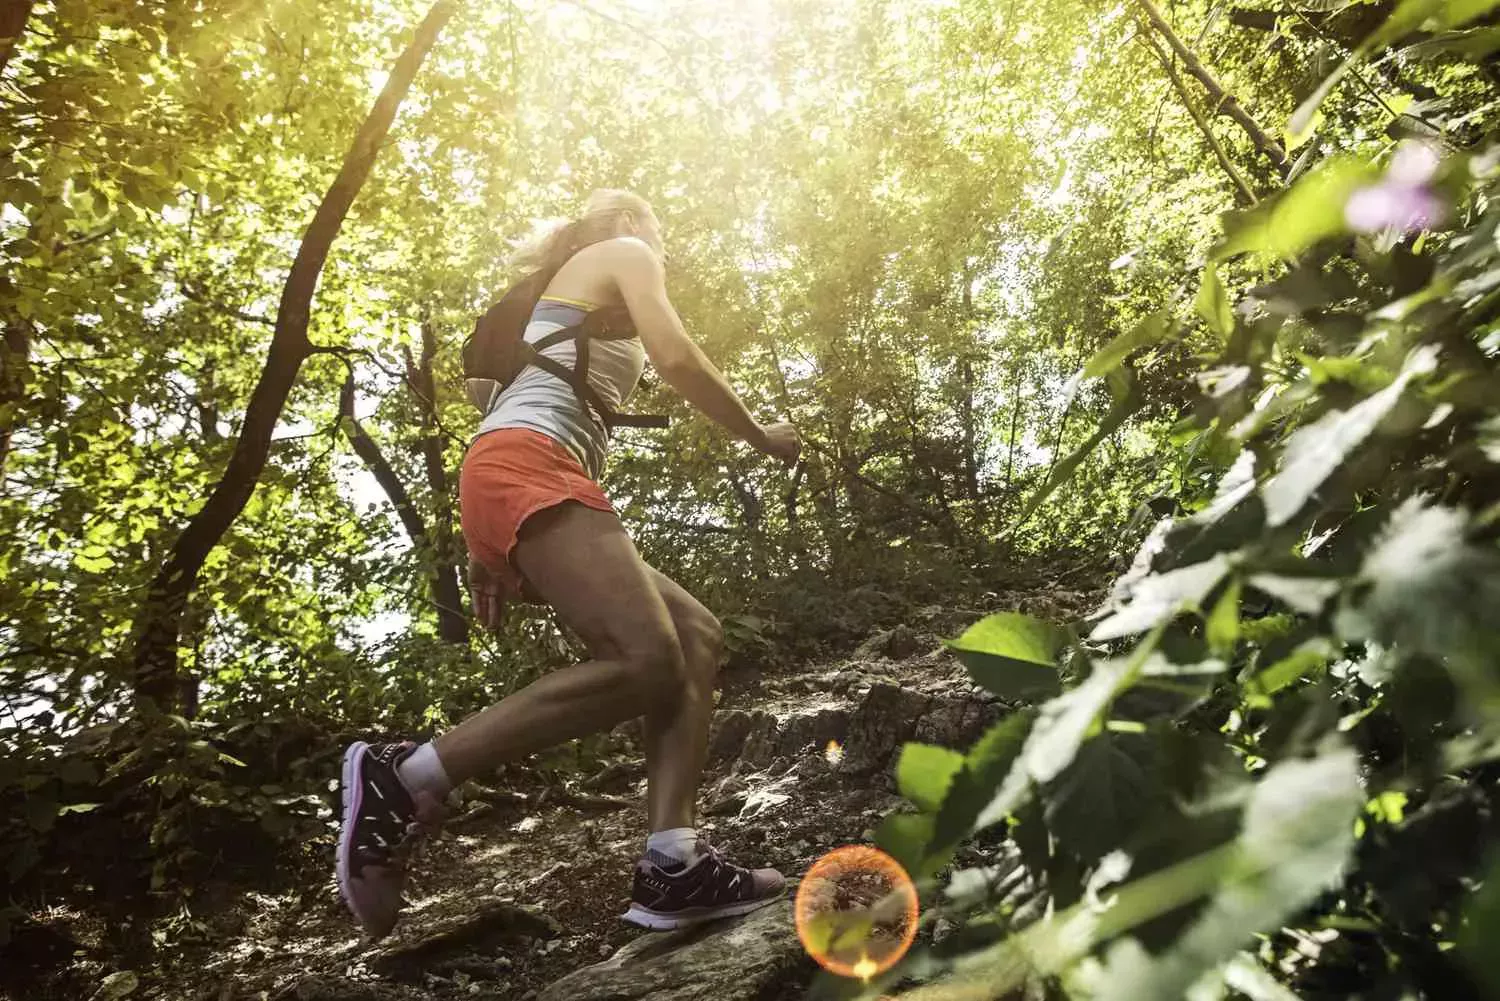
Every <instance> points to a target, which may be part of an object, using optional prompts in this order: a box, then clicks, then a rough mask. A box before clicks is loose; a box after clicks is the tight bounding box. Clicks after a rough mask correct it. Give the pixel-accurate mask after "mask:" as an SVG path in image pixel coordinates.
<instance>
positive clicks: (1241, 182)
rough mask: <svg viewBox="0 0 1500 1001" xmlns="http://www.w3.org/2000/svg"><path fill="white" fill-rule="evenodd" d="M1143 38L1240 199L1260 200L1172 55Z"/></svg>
mask: <svg viewBox="0 0 1500 1001" xmlns="http://www.w3.org/2000/svg"><path fill="white" fill-rule="evenodd" d="M1141 40H1142V41H1143V42H1145V43H1146V44H1147V45H1149V46H1150V47H1151V51H1152V52H1154V53H1156V58H1157V59H1158V60H1160V62H1161V65H1162V68H1163V69H1165V70H1166V71H1167V79H1168V80H1170V81H1171V82H1172V88H1173V89H1174V90H1176V91H1177V96H1178V97H1179V98H1181V100H1182V106H1183V107H1184V108H1186V109H1187V113H1188V114H1189V115H1191V116H1192V117H1193V122H1194V123H1195V124H1196V125H1197V126H1198V131H1199V132H1202V133H1203V138H1204V139H1206V140H1208V146H1209V149H1211V150H1213V154H1214V159H1216V160H1218V161H1219V166H1220V167H1222V168H1223V169H1224V173H1225V174H1227V175H1229V180H1230V181H1232V182H1233V183H1234V187H1235V190H1236V191H1238V192H1239V195H1240V201H1241V202H1242V203H1243V204H1246V205H1254V204H1255V203H1256V202H1257V201H1259V199H1258V198H1256V196H1255V190H1254V189H1253V188H1251V187H1250V182H1249V181H1246V180H1245V177H1244V175H1243V174H1241V173H1240V171H1239V168H1238V167H1236V166H1235V165H1234V161H1233V160H1231V159H1230V158H1229V153H1228V151H1227V150H1225V149H1224V144H1223V143H1221V142H1220V141H1219V137H1218V136H1216V135H1215V134H1214V130H1213V128H1212V127H1211V126H1210V125H1209V123H1208V119H1207V118H1205V117H1203V112H1201V111H1199V110H1198V103H1197V102H1196V101H1194V100H1193V95H1192V92H1191V91H1189V90H1188V87H1187V82H1186V81H1185V80H1183V79H1182V74H1181V73H1178V72H1177V66H1176V65H1175V64H1174V63H1173V62H1172V57H1171V56H1170V55H1168V54H1167V51H1166V50H1165V49H1163V48H1162V47H1161V43H1160V42H1158V41H1157V40H1156V38H1155V37H1154V36H1152V35H1150V34H1142V35H1141Z"/></svg>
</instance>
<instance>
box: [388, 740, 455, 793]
mask: <svg viewBox="0 0 1500 1001" xmlns="http://www.w3.org/2000/svg"><path fill="white" fill-rule="evenodd" d="M396 774H397V775H398V776H399V777H400V779H401V781H402V782H404V783H405V784H406V788H408V789H410V790H411V791H412V792H414V793H415V792H429V793H431V794H432V795H433V796H435V797H436V798H438V799H443V798H444V797H445V796H447V795H448V793H450V792H452V791H453V782H452V781H451V780H449V778H448V773H447V772H446V771H445V770H444V769H443V762H442V760H441V759H440V758H439V757H438V753H437V748H435V747H433V746H432V743H431V742H430V741H429V742H428V743H426V744H423V745H422V746H421V747H419V748H417V749H416V750H415V751H412V752H411V753H410V754H408V755H407V756H406V759H405V760H404V761H402V762H401V763H400V764H399V765H397V766H396Z"/></svg>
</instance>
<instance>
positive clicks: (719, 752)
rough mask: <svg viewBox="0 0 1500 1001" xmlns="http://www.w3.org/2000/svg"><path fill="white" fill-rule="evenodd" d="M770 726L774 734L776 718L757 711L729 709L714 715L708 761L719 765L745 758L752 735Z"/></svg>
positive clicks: (709, 740)
mask: <svg viewBox="0 0 1500 1001" xmlns="http://www.w3.org/2000/svg"><path fill="white" fill-rule="evenodd" d="M768 724H769V726H770V729H771V730H772V731H773V732H774V731H775V728H776V717H774V716H772V715H771V714H770V713H768V712H764V711H762V710H759V709H756V710H751V711H748V712H747V711H745V710H743V709H729V710H724V711H720V712H717V713H715V714H714V719H713V730H712V732H711V733H710V735H709V738H708V760H709V762H710V763H717V762H720V761H726V760H730V759H737V758H740V757H743V756H744V750H745V745H746V742H747V741H748V740H749V739H750V736H751V734H752V733H761V732H763V731H764V730H765V728H766V727H767V725H768Z"/></svg>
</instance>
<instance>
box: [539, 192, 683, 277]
mask: <svg viewBox="0 0 1500 1001" xmlns="http://www.w3.org/2000/svg"><path fill="white" fill-rule="evenodd" d="M653 215H654V213H653V212H652V211H651V203H650V202H648V201H646V199H644V198H642V197H641V196H640V195H637V194H635V193H634V192H630V191H622V190H620V189H618V188H600V189H599V190H598V191H595V192H594V193H593V194H591V195H589V197H588V201H586V202H584V205H583V213H582V214H581V215H579V216H578V218H576V219H572V220H558V219H554V220H550V221H548V222H544V223H543V224H542V225H541V226H540V227H539V228H538V230H537V232H535V233H534V234H533V235H532V236H531V238H530V239H528V240H527V241H525V242H524V243H523V244H522V245H521V247H520V249H518V250H517V251H516V253H515V254H514V255H513V256H512V257H511V264H512V265H513V266H515V267H518V268H524V269H526V270H528V271H539V270H541V269H543V268H548V267H556V266H558V265H560V264H562V262H563V261H565V260H567V259H568V258H569V257H570V256H572V255H573V254H575V253H577V252H578V251H579V250H582V249H583V248H584V247H587V246H589V245H590V244H593V243H598V242H600V241H601V240H608V239H609V238H610V237H613V236H619V235H620V222H621V221H622V220H624V219H628V218H635V219H641V218H649V217H651V216H653Z"/></svg>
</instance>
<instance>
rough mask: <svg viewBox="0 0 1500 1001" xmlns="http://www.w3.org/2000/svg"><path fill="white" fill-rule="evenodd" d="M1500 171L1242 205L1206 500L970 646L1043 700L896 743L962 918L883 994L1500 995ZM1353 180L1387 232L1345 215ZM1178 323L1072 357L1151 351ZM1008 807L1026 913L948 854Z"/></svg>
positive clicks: (1325, 167) (1190, 423)
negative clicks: (1101, 601)
mask: <svg viewBox="0 0 1500 1001" xmlns="http://www.w3.org/2000/svg"><path fill="white" fill-rule="evenodd" d="M1407 6H1408V7H1415V6H1419V5H1407ZM1429 6H1430V5H1429ZM1435 10H1436V8H1430V9H1429V10H1428V13H1429V14H1433V12H1434V11H1435ZM1398 16H1399V15H1398ZM1433 16H1448V15H1438V14H1433ZM1454 16H1455V17H1456V15H1454ZM1379 37H1382V36H1377V39H1378V38H1379ZM1428 142H1431V140H1428ZM1496 168H1497V161H1496V158H1495V155H1494V153H1493V152H1492V151H1491V149H1490V147H1488V146H1487V145H1486V144H1484V143H1479V144H1476V145H1475V146H1474V147H1471V149H1469V150H1454V149H1452V148H1448V149H1443V148H1442V147H1440V146H1437V145H1435V144H1434V145H1427V144H1425V143H1423V142H1422V141H1409V142H1408V143H1406V144H1405V145H1403V146H1400V147H1399V148H1397V149H1396V151H1395V152H1394V154H1393V155H1392V156H1390V157H1388V158H1382V160H1380V161H1378V162H1374V163H1368V162H1365V161H1363V160H1360V159H1330V160H1327V161H1324V162H1322V163H1319V164H1316V165H1313V166H1311V167H1310V168H1309V169H1308V170H1307V171H1306V173H1305V175H1304V176H1302V177H1300V178H1299V179H1297V180H1296V181H1295V182H1294V183H1293V184H1292V185H1291V186H1290V188H1289V189H1288V190H1287V191H1286V192H1285V193H1283V194H1281V195H1279V196H1277V197H1275V198H1273V199H1268V200H1266V201H1265V202H1262V203H1261V204H1260V205H1258V206H1256V207H1254V208H1252V209H1249V210H1246V211H1241V212H1235V213H1231V214H1229V215H1228V216H1226V217H1225V219H1224V235H1223V237H1222V239H1221V241H1220V242H1219V243H1218V245H1217V247H1216V249H1215V250H1214V252H1213V254H1212V256H1211V259H1210V261H1209V263H1208V264H1207V265H1206V266H1205V267H1204V269H1203V271H1202V277H1201V285H1200V291H1199V292H1198V294H1197V296H1196V299H1195V301H1194V306H1195V307H1196V308H1195V312H1196V314H1197V316H1196V322H1197V323H1198V324H1200V325H1201V327H1202V328H1203V329H1205V330H1206V331H1208V332H1209V333H1210V334H1211V335H1212V338H1211V340H1210V341H1209V343H1210V345H1211V348H1210V350H1208V351H1205V352H1204V353H1203V355H1202V371H1201V374H1200V375H1199V377H1198V387H1199V389H1200V394H1199V396H1198V398H1197V399H1196V401H1195V403H1194V406H1193V411H1192V413H1191V415H1190V416H1187V417H1186V418H1185V419H1184V420H1183V421H1182V423H1181V424H1180V425H1179V427H1178V428H1177V429H1176V430H1175V431H1174V438H1175V440H1176V441H1177V442H1178V443H1179V444H1180V445H1181V447H1182V448H1183V449H1184V454H1185V455H1186V456H1188V457H1189V458H1187V459H1186V460H1185V467H1184V469H1183V473H1184V475H1183V480H1184V481H1185V482H1187V483H1194V482H1197V481H1198V480H1199V477H1198V476H1196V475H1195V474H1197V473H1199V472H1200V471H1204V470H1212V471H1213V475H1214V478H1215V480H1216V483H1215V485H1214V487H1213V488H1212V489H1211V490H1206V491H1205V490H1188V491H1185V492H1184V493H1183V494H1181V495H1180V496H1179V500H1180V502H1181V505H1182V513H1181V514H1180V515H1178V516H1176V517H1168V518H1165V519H1163V520H1162V521H1161V522H1160V523H1159V524H1158V525H1157V526H1156V528H1155V529H1154V530H1153V531H1152V533H1151V535H1150V537H1149V539H1148V540H1147V541H1146V543H1145V544H1144V546H1143V547H1142V548H1141V550H1140V552H1139V554H1138V556H1137V557H1136V560H1135V562H1134V565H1133V567H1132V568H1131V570H1130V571H1129V572H1127V573H1126V574H1124V575H1123V576H1121V577H1120V578H1119V580H1118V581H1117V582H1116V584H1115V586H1114V590H1113V596H1112V598H1111V600H1110V601H1109V602H1108V603H1107V605H1106V607H1104V608H1103V609H1101V610H1100V612H1099V613H1098V614H1097V615H1096V616H1095V617H1093V618H1092V619H1090V620H1089V621H1087V622H1084V623H1058V624H1055V625H1054V624H1048V623H1043V622H1040V621H1037V620H1032V619H1027V618H1025V617H1022V616H1016V615H1008V614H1007V615H999V616H994V617H991V618H989V619H986V620H984V621H983V622H980V623H979V624H977V625H976V626H975V627H974V628H973V629H972V630H971V631H970V632H969V633H968V634H966V635H965V636H963V637H962V638H960V639H959V640H958V641H957V642H956V643H955V648H956V650H957V652H958V655H959V656H960V657H962V658H963V659H964V660H965V662H966V663H967V664H968V666H969V667H970V669H971V672H972V674H973V675H974V677H975V679H976V680H978V681H979V682H980V683H982V684H984V685H986V686H987V687H989V688H991V689H992V690H993V691H995V692H996V694H998V695H1001V696H1002V697H1006V698H1018V697H1019V698H1024V699H1027V700H1028V701H1031V702H1032V703H1033V704H1034V706H1035V708H1032V709H1027V710H1024V711H1020V712H1018V713H1016V714H1015V715H1013V716H1011V717H1010V718H1008V719H1007V720H1005V721H1004V722H1002V723H1000V724H998V725H997V726H996V727H995V729H994V730H993V731H992V732H991V733H990V734H988V735H987V736H986V737H985V738H984V739H983V740H982V741H980V743H979V744H977V745H976V746H975V747H973V748H972V749H971V750H970V751H969V752H968V753H967V754H959V753H957V752H953V751H947V750H944V749H941V748H934V747H924V746H918V745H913V746H908V747H907V749H906V751H905V754H904V757H903V759H902V762H901V767H900V779H901V783H902V789H903V792H904V793H905V794H906V795H907V796H908V797H909V798H910V799H911V801H912V802H913V803H914V804H915V806H916V807H917V808H918V810H917V812H913V813H903V814H898V815H895V816H893V817H891V818H890V819H889V820H888V821H887V823H886V825H885V827H884V828H883V830H882V832H881V837H882V841H883V843H884V844H885V845H886V846H887V847H888V848H890V849H891V850H892V851H893V852H894V853H895V854H896V855H897V856H898V857H899V858H901V859H902V860H903V861H904V862H905V863H906V864H907V865H908V866H909V867H910V869H911V870H912V871H913V872H914V873H916V874H918V875H920V876H921V877H923V878H924V879H925V880H927V881H928V885H929V896H930V905H931V907H932V908H933V909H934V910H935V911H936V912H939V913H945V914H947V915H948V916H949V917H950V918H952V917H953V916H955V915H957V916H958V918H959V920H961V921H962V923H963V932H962V934H960V935H957V936H955V937H953V938H951V939H949V940H947V941H946V942H945V943H944V944H943V945H942V946H941V947H939V948H937V949H934V950H932V951H931V952H929V953H928V954H925V955H923V956H922V957H920V958H919V959H917V960H914V961H912V963H911V965H910V966H909V967H908V969H907V970H906V971H904V973H901V974H893V975H892V977H891V979H892V980H895V979H897V978H898V977H900V976H908V977H911V976H915V977H916V978H917V979H920V980H933V981H934V983H933V984H932V985H931V986H928V987H923V988H919V989H916V990H913V991H912V992H910V993H909V994H903V995H902V996H909V997H914V998H927V997H931V998H947V997H965V998H969V997H976V998H977V997H1001V996H1005V995H1006V994H1007V993H1008V992H1009V991H1012V990H1018V989H1021V988H1022V987H1023V986H1025V985H1026V984H1028V983H1031V984H1034V985H1036V986H1037V988H1038V989H1041V990H1043V991H1044V992H1045V993H1046V994H1047V996H1058V997H1063V996H1066V997H1076V998H1100V999H1104V998H1120V999H1128V998H1167V997H1179V996H1184V995H1186V996H1190V997H1193V998H1218V997H1225V996H1231V997H1249V998H1254V999H1271V998H1276V999H1282V998H1290V997H1300V998H1329V999H1332V998H1351V997H1358V998H1372V999H1373V998H1392V999H1395V998H1418V997H1421V998H1432V999H1437V998H1458V997H1482V996H1491V995H1493V994H1495V993H1496V992H1497V991H1500V965H1497V963H1496V959H1495V954H1494V949H1493V946H1494V943H1495V942H1496V941H1497V940H1500V908H1497V904H1496V902H1497V900H1500V897H1497V894H1500V785H1497V778H1500V674H1497V671H1496V667H1497V656H1500V621H1497V619H1496V617H1495V614H1494V609H1495V608H1496V602H1497V600H1500V548H1497V538H1500V448H1497V445H1500V437H1497V435H1500V332H1497V331H1500V292H1497V280H1500V240H1497V236H1500V203H1497V202H1496V201H1495V197H1496V195H1497V193H1500V192H1497V188H1496V186H1495V185H1496V179H1497V176H1500V175H1497V170H1496ZM1362 198H1363V199H1370V198H1374V199H1376V200H1380V199H1385V200H1386V201H1385V203H1384V204H1385V205H1386V206H1387V208H1389V209H1390V210H1391V212H1390V214H1389V215H1388V218H1387V220H1386V221H1387V223H1388V225H1387V224H1382V225H1379V226H1375V227H1364V228H1365V230H1366V231H1365V232H1357V231H1356V230H1357V229H1359V228H1361V227H1360V219H1359V217H1358V216H1359V213H1358V212H1357V211H1356V210H1354V209H1353V208H1350V206H1351V205H1357V204H1358V203H1359V199H1362ZM1419 200H1421V204H1420V205H1418V204H1417V203H1418V201H1419ZM1439 206H1440V207H1439ZM1346 208H1347V209H1348V211H1346ZM1439 218H1441V219H1444V220H1447V221H1448V224H1447V225H1446V226H1438V227H1437V229H1438V231H1437V232H1427V231H1426V230H1428V229H1429V228H1430V227H1433V226H1434V224H1436V223H1437V222H1438V219H1439ZM1415 231H1421V232H1420V234H1419V233H1418V232H1415ZM1221 271H1223V272H1227V273H1233V274H1237V275H1243V276H1244V277H1245V278H1247V279H1249V285H1248V287H1247V288H1246V289H1245V291H1244V292H1243V294H1242V295H1240V296H1238V297H1231V296H1229V295H1228V294H1227V293H1226V291H1225V288H1224V286H1223V284H1222V283H1221V280H1220V277H1219V276H1220V272H1221ZM1168 329H1169V326H1168V325H1166V324H1160V325H1158V326H1157V327H1155V328H1153V329H1150V330H1142V331H1139V332H1136V333H1132V334H1128V335H1126V337H1125V338H1123V339H1121V340H1120V341H1118V342H1116V343H1115V344H1114V345H1111V346H1109V347H1106V348H1105V349H1103V350H1102V351H1101V352H1100V354H1099V355H1098V356H1096V358H1095V360H1094V361H1093V362H1091V364H1090V367H1089V368H1088V369H1086V372H1087V374H1089V375H1094V376H1105V377H1108V375H1109V374H1110V373H1111V372H1114V371H1117V370H1118V367H1119V366H1122V365H1130V364H1131V363H1132V359H1134V360H1135V361H1138V362H1139V363H1141V364H1150V359H1151V354H1152V352H1154V351H1157V350H1159V348H1158V347H1157V346H1156V344H1155V342H1157V341H1159V340H1160V339H1161V338H1164V337H1166V336H1167V331H1168ZM1075 627H1076V628H1075ZM1059 674H1060V675H1061V676H1062V678H1063V679H1064V681H1065V690H1063V691H1061V692H1060V693H1058V694H1053V695H1052V697H1051V698H1045V696H1046V695H1047V690H1048V689H1049V688H1054V689H1055V687H1056V685H1057V679H1058V676H1059ZM1039 696H1040V697H1039ZM995 825H1000V826H1001V829H1002V830H1003V831H1004V832H1005V833H1006V834H1007V836H1008V837H1009V838H1010V839H1011V840H1013V842H1014V843H1015V844H1016V845H1017V846H1019V848H1020V851H1021V854H1022V858H1023V861H1024V867H1025V870H1026V871H1027V872H1028V873H1029V875H1030V877H1031V879H1033V880H1034V881H1035V883H1036V884H1037V885H1039V886H1043V887H1045V890H1046V893H1047V894H1048V898H1049V902H1050V903H1049V907H1048V909H1047V911H1046V916H1045V917H1044V918H1043V919H1041V920H1036V917H1037V914H1036V911H1035V910H1032V911H1030V919H1031V923H1026V921H1024V920H1023V921H1021V922H1020V923H1019V924H1018V923H1015V922H1013V921H1012V920H1011V918H1012V914H1013V907H1012V906H1009V905H1007V904H1006V903H1005V902H1004V898H1005V896H1006V893H1005V891H1006V890H1007V889H1013V888H1014V882H1013V881H1011V882H1009V883H1008V884H1006V885H1005V886H997V885H994V884H995V882H996V881H995V880H994V879H992V878H991V874H989V873H987V871H986V870H985V869H983V868H978V869H975V868H970V869H964V870H961V871H949V870H948V869H947V866H948V862H949V860H950V859H951V857H952V853H953V850H954V848H955V846H956V845H957V844H959V843H960V842H961V841H962V840H964V839H966V838H967V837H969V836H970V835H971V834H972V833H974V832H976V831H985V830H987V829H990V828H992V827H993V826H995ZM935 877H940V878H936V879H935Z"/></svg>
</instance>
